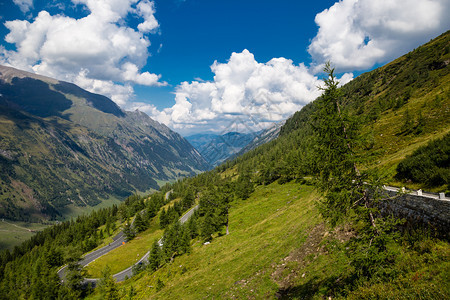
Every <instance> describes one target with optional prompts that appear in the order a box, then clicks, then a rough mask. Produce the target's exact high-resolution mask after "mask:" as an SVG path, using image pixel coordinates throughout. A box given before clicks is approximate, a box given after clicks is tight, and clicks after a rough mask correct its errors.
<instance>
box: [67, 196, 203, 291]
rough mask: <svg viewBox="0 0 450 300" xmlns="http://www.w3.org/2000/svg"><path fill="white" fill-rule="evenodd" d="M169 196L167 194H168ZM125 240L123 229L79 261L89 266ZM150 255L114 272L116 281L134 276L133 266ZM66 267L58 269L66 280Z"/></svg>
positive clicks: (183, 219) (193, 209)
mask: <svg viewBox="0 0 450 300" xmlns="http://www.w3.org/2000/svg"><path fill="white" fill-rule="evenodd" d="M166 197H167V194H166ZM197 209H198V205H196V206H194V207H193V208H191V209H190V210H189V211H188V212H187V213H185V214H184V215H183V216H182V217H181V218H180V223H181V224H183V223H184V222H186V221H187V220H189V218H190V217H191V216H192V215H193V214H194V212H195V211H196V210H197ZM133 221H134V220H133ZM124 242H125V235H124V234H123V232H122V231H121V232H120V233H119V234H117V235H116V236H115V237H113V242H112V243H110V244H109V245H107V246H104V247H102V248H100V249H97V250H95V251H93V252H90V253H88V254H86V255H85V256H84V257H83V258H82V260H81V261H80V262H79V263H80V265H81V266H83V267H84V266H87V265H88V264H90V263H91V262H93V261H94V260H96V259H97V258H99V257H101V256H103V255H105V254H106V253H108V252H110V251H112V250H114V249H116V248H118V247H120V246H121V245H122V244H123V243H124ZM158 243H159V244H160V245H162V238H161V239H160V240H159V241H158ZM149 255H150V251H148V252H147V253H145V255H144V256H142V258H141V259H140V260H139V261H138V262H137V263H136V264H134V265H132V266H130V267H129V268H127V269H125V270H123V271H120V272H119V273H117V274H114V275H113V277H114V278H115V279H116V281H123V280H125V278H126V277H128V278H129V277H131V276H133V266H135V265H137V264H139V263H142V262H144V261H145V262H146V260H147V259H148V256H149ZM66 268H67V266H64V267H62V268H61V269H59V270H58V276H59V278H61V280H62V281H64V279H65V278H66ZM98 280H99V278H85V279H84V281H85V282H86V283H88V282H91V283H96V282H97V281H98Z"/></svg>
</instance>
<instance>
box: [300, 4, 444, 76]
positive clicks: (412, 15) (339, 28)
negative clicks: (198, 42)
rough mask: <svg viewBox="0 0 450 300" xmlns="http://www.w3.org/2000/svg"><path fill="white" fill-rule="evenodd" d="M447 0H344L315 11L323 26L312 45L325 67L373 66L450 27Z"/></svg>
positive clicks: (352, 68)
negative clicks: (328, 63) (328, 64)
mask: <svg viewBox="0 0 450 300" xmlns="http://www.w3.org/2000/svg"><path fill="white" fill-rule="evenodd" d="M449 12H450V1H448V0H402V1H391V0H378V1H373V0H342V1H339V2H337V3H336V4H334V5H333V6H332V7H330V8H329V9H326V10H324V11H323V12H321V13H319V14H317V15H316V18H315V21H316V23H317V25H318V26H319V31H318V33H317V35H316V36H315V37H314V39H313V40H312V42H311V44H310V46H309V48H308V51H309V53H310V54H311V56H312V57H313V59H314V60H315V62H316V63H317V64H318V65H319V67H318V69H320V68H321V64H323V62H325V61H328V60H329V61H331V62H332V63H333V64H334V65H335V66H336V67H337V69H338V70H340V71H349V70H350V71H353V70H363V69H368V68H371V67H372V66H373V65H374V64H376V63H384V62H386V61H389V60H391V59H394V58H396V57H398V56H400V55H402V54H404V53H405V52H408V51H410V50H412V49H413V48H415V47H417V46H419V45H421V44H423V43H425V42H427V41H428V40H429V39H430V38H431V37H435V36H437V35H438V34H440V33H442V32H444V31H446V30H448V29H449V28H450V18H449V17H448V14H449Z"/></svg>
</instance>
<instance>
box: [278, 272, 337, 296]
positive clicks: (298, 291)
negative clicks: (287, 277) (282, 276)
mask: <svg viewBox="0 0 450 300" xmlns="http://www.w3.org/2000/svg"><path fill="white" fill-rule="evenodd" d="M343 284H344V285H345V283H344V282H343V281H340V280H339V279H338V278H337V277H336V276H330V277H328V278H325V279H322V280H320V279H319V277H318V276H314V277H312V278H311V279H309V280H308V281H307V282H305V283H303V284H299V285H295V286H290V287H287V288H284V289H280V290H278V292H277V294H276V295H277V298H278V299H313V298H314V297H317V296H319V297H325V296H330V295H334V294H335V293H338V294H339V290H341V289H342V285H343ZM333 298H334V297H333Z"/></svg>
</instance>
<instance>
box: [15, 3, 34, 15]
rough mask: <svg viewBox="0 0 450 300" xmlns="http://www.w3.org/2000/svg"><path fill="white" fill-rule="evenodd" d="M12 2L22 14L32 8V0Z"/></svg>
mask: <svg viewBox="0 0 450 300" xmlns="http://www.w3.org/2000/svg"><path fill="white" fill-rule="evenodd" d="M13 2H14V4H15V5H17V6H18V7H19V8H20V10H21V11H22V12H23V13H27V12H28V11H29V10H30V9H31V8H33V0H13Z"/></svg>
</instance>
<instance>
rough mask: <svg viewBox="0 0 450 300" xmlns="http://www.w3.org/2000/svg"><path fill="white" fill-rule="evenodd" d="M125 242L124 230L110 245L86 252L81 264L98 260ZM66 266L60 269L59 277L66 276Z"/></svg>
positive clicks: (63, 277) (84, 264)
mask: <svg viewBox="0 0 450 300" xmlns="http://www.w3.org/2000/svg"><path fill="white" fill-rule="evenodd" d="M124 242H125V235H124V234H123V232H122V231H121V232H119V233H118V234H117V235H116V236H115V237H113V242H112V243H110V244H109V245H106V246H104V247H102V248H100V249H97V250H95V251H92V252H90V253H88V254H86V255H85V256H83V258H82V259H81V261H80V262H79V264H80V265H81V266H83V267H84V266H87V265H88V264H90V263H91V262H93V261H94V260H96V259H97V258H99V257H101V256H103V255H105V254H106V253H108V252H110V251H112V250H114V249H116V248H118V247H120V246H121V245H122V244H123V243H124ZM66 268H67V266H64V267H62V268H61V269H59V270H58V276H59V278H61V280H64V279H65V278H66Z"/></svg>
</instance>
